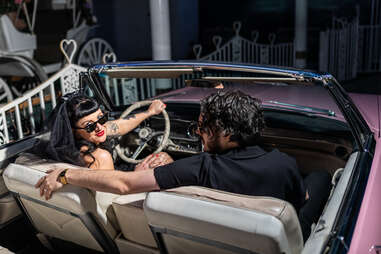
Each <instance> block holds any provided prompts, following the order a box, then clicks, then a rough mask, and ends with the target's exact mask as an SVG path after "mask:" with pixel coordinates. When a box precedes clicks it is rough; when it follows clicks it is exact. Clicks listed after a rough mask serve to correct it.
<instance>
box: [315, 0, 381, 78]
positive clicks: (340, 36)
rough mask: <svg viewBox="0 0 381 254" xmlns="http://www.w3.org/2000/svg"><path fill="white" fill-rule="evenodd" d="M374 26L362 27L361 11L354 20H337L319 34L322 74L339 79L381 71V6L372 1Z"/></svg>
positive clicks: (372, 23) (372, 24)
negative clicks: (360, 20)
mask: <svg viewBox="0 0 381 254" xmlns="http://www.w3.org/2000/svg"><path fill="white" fill-rule="evenodd" d="M372 6H373V7H374V8H373V7H372V13H371V20H370V24H371V25H360V24H359V16H360V14H359V9H358V8H357V15H356V17H355V18H354V19H353V20H352V21H347V19H345V18H342V19H338V18H334V19H333V22H332V27H331V28H330V29H327V30H326V31H323V32H320V52H319V71H326V72H329V73H331V74H332V75H334V76H335V77H336V78H337V79H338V80H349V79H353V78H356V77H357V74H358V73H364V72H367V73H369V72H381V41H380V40H381V24H380V22H381V16H380V10H381V4H380V3H379V2H378V0H374V1H372Z"/></svg>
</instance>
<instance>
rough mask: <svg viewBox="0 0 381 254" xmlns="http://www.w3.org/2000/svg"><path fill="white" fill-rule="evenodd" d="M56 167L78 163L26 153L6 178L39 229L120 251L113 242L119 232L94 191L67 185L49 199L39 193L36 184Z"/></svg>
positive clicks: (9, 166) (58, 236) (68, 239)
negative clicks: (47, 158) (50, 159)
mask: <svg viewBox="0 0 381 254" xmlns="http://www.w3.org/2000/svg"><path fill="white" fill-rule="evenodd" d="M55 168H77V167H76V166H73V165H70V164H65V163H57V162H53V161H49V160H44V159H40V158H38V157H36V156H34V155H30V154H27V155H24V156H21V157H19V158H18V159H17V160H16V162H15V163H11V164H9V165H8V167H7V168H6V170H5V171H4V174H3V176H4V181H5V184H6V186H7V187H8V189H9V190H10V191H11V192H12V193H13V194H14V196H15V197H16V198H17V199H18V200H19V202H20V204H21V205H22V207H23V208H24V211H25V213H26V215H27V216H28V217H29V219H30V221H31V222H32V224H33V225H34V227H35V228H36V230H37V231H38V232H41V233H43V234H45V235H48V236H51V237H55V238H59V239H62V240H66V241H69V242H73V243H76V244H78V245H81V246H84V247H87V248H90V249H94V250H97V251H105V252H111V253H118V249H117V247H116V245H115V243H114V242H113V239H114V238H115V236H116V233H117V232H116V230H115V229H114V227H113V226H112V225H111V223H110V222H109V221H108V219H107V216H106V214H105V212H104V209H101V207H100V206H98V204H97V202H96V200H95V197H94V193H92V192H91V191H89V190H88V189H84V188H80V187H76V186H72V185H66V186H64V187H63V188H62V189H60V190H58V191H57V192H55V193H54V194H53V195H52V198H51V199H50V200H48V201H46V200H45V199H44V198H42V197H40V195H39V190H38V189H36V188H35V187H34V185H35V184H36V183H37V181H38V180H39V179H40V178H41V177H43V176H44V175H46V173H45V172H46V171H47V170H49V169H55Z"/></svg>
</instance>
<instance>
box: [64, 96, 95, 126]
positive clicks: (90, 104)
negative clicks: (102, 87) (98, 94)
mask: <svg viewBox="0 0 381 254" xmlns="http://www.w3.org/2000/svg"><path fill="white" fill-rule="evenodd" d="M98 109H99V104H98V102H97V101H96V100H94V99H93V98H90V97H87V96H85V95H80V94H79V95H76V96H73V97H72V98H69V99H68V100H67V102H66V110H67V114H68V116H69V119H70V124H71V127H72V128H74V127H76V123H77V122H78V120H79V119H81V118H82V117H85V116H88V115H90V114H92V113H94V112H95V111H97V110H98Z"/></svg>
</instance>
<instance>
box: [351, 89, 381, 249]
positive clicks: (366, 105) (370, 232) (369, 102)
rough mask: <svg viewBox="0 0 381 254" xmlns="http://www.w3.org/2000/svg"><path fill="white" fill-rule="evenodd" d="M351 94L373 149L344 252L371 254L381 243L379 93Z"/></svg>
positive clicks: (380, 106) (380, 111)
mask: <svg viewBox="0 0 381 254" xmlns="http://www.w3.org/2000/svg"><path fill="white" fill-rule="evenodd" d="M351 97H352V99H353V100H354V102H355V104H356V106H357V107H358V109H359V110H360V112H361V113H362V115H363V117H364V118H365V119H366V120H367V122H368V124H369V126H370V127H371V128H372V130H373V131H374V133H375V135H374V136H375V139H376V149H375V154H374V157H373V162H372V167H371V171H370V174H369V178H368V183H367V185H366V189H365V194H364V198H363V201H362V203H361V208H360V213H359V216H358V219H357V222H356V227H355V230H354V233H353V236H352V241H351V246H350V249H349V252H348V253H351V254H357V253H374V254H375V253H378V252H376V249H374V246H380V245H381V201H380V200H379V198H380V197H381V184H380V183H381V138H380V126H381V119H380V113H381V105H380V102H381V96H379V95H378V96H377V95H359V94H357V95H351ZM372 247H373V250H372Z"/></svg>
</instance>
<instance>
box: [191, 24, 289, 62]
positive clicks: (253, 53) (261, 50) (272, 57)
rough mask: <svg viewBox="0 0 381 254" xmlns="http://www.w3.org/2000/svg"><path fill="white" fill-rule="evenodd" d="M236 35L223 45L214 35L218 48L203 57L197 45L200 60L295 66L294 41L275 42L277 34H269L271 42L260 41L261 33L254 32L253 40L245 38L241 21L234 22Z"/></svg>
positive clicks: (197, 54) (219, 38)
mask: <svg viewBox="0 0 381 254" xmlns="http://www.w3.org/2000/svg"><path fill="white" fill-rule="evenodd" d="M233 29H234V32H235V36H234V37H233V38H232V39H230V40H229V41H228V42H226V43H225V44H224V45H221V42H222V38H221V37H220V36H214V37H213V44H214V45H215V47H216V50H215V51H214V52H212V53H210V54H208V55H206V56H203V57H201V53H202V46H201V45H195V46H194V47H193V51H194V53H195V55H196V58H197V59H199V60H208V61H223V62H239V63H250V64H269V65H278V66H291V67H292V66H294V64H295V49H294V43H293V42H289V43H275V39H276V36H275V34H270V35H269V42H270V43H269V44H265V43H258V42H257V41H258V37H259V33H258V32H257V31H254V32H253V33H252V40H248V39H245V38H243V37H241V36H240V35H239V32H240V30H241V23H240V22H234V24H233Z"/></svg>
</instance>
